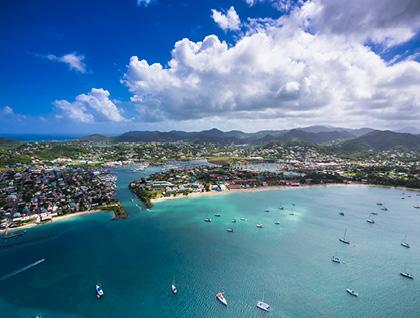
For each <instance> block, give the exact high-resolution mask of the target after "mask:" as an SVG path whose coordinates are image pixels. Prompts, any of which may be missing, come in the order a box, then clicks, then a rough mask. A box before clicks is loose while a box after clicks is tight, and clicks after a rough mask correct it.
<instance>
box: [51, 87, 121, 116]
mask: <svg viewBox="0 0 420 318" xmlns="http://www.w3.org/2000/svg"><path fill="white" fill-rule="evenodd" d="M109 95H110V93H109V92H108V91H107V90H105V89H102V88H92V89H91V91H90V92H89V93H87V94H80V95H78V96H76V99H75V100H74V101H73V102H69V101H67V100H56V101H54V103H53V104H54V105H55V106H56V107H57V108H58V109H59V110H61V111H62V113H63V114H64V115H65V116H67V117H69V118H70V119H72V120H75V121H79V122H82V123H92V122H94V121H97V120H99V121H104V120H105V121H113V122H123V121H127V119H126V118H125V117H124V116H123V115H122V114H121V110H120V109H119V108H118V107H117V105H115V103H114V102H113V101H112V100H110V99H109ZM59 116H61V115H59Z"/></svg>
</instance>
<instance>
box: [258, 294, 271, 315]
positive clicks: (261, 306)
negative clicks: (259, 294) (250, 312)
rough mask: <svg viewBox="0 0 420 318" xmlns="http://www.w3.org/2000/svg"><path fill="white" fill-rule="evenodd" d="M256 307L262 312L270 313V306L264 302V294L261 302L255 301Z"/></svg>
mask: <svg viewBox="0 0 420 318" xmlns="http://www.w3.org/2000/svg"><path fill="white" fill-rule="evenodd" d="M257 307H258V308H259V309H261V310H263V311H270V305H269V304H267V303H266V302H264V293H263V298H262V300H259V301H257Z"/></svg>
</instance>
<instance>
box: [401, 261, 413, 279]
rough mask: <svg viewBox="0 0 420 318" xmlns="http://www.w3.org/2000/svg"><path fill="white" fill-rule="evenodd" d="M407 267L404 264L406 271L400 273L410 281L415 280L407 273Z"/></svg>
mask: <svg viewBox="0 0 420 318" xmlns="http://www.w3.org/2000/svg"><path fill="white" fill-rule="evenodd" d="M406 267H407V264H404V271H403V272H400V275H401V276H402V277H405V278H408V279H414V276H413V275H412V274H410V273H408V272H407V270H406Z"/></svg>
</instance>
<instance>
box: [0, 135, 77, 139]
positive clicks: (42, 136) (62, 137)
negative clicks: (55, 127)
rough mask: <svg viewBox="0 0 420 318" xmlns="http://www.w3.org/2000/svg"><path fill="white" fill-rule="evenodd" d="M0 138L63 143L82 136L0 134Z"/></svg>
mask: <svg viewBox="0 0 420 318" xmlns="http://www.w3.org/2000/svg"><path fill="white" fill-rule="evenodd" d="M0 137H4V138H11V139H16V140H23V141H64V140H74V139H78V138H80V137H82V135H49V134H0Z"/></svg>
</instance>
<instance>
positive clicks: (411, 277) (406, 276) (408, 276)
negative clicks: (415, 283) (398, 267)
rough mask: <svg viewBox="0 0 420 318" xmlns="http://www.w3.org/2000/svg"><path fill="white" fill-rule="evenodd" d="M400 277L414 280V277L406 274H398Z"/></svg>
mask: <svg viewBox="0 0 420 318" xmlns="http://www.w3.org/2000/svg"><path fill="white" fill-rule="evenodd" d="M400 275H401V276H403V277H405V278H409V279H414V276H413V275H411V274H409V273H407V272H400Z"/></svg>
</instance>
